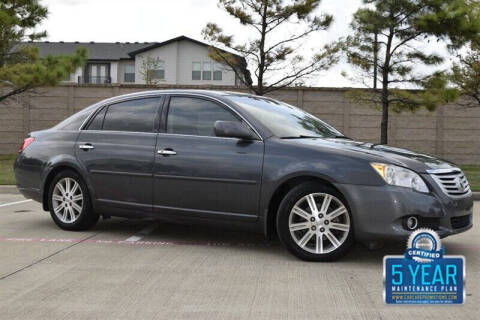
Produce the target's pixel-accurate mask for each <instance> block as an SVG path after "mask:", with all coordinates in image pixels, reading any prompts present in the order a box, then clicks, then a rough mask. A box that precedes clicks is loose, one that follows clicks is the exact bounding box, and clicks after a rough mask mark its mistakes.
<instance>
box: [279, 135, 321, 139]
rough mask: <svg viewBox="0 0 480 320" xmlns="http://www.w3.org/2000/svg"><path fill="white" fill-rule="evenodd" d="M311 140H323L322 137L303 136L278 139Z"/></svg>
mask: <svg viewBox="0 0 480 320" xmlns="http://www.w3.org/2000/svg"><path fill="white" fill-rule="evenodd" d="M312 138H323V137H320V136H304V135H299V136H291V137H280V139H312Z"/></svg>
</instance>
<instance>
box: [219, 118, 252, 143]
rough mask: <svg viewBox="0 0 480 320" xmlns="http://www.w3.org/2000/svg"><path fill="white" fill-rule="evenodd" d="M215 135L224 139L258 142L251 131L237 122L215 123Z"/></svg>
mask: <svg viewBox="0 0 480 320" xmlns="http://www.w3.org/2000/svg"><path fill="white" fill-rule="evenodd" d="M215 135H216V136H217V137H225V138H239V139H242V140H258V137H257V135H256V134H255V133H253V132H252V130H251V129H250V128H248V127H246V126H245V125H244V124H242V123H241V122H237V121H216V122H215Z"/></svg>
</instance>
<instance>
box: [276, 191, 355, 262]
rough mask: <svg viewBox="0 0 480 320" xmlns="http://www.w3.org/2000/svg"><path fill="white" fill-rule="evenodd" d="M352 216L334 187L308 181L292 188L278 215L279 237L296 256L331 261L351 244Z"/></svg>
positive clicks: (311, 259) (309, 259) (304, 258)
mask: <svg viewBox="0 0 480 320" xmlns="http://www.w3.org/2000/svg"><path fill="white" fill-rule="evenodd" d="M352 229H353V227H352V225H351V217H350V213H349V211H348V208H347V206H346V202H345V200H343V197H342V196H341V195H340V194H339V193H338V192H337V191H336V190H333V189H331V188H328V187H325V186H322V185H319V184H316V183H306V184H302V185H300V186H297V187H296V188H294V189H292V190H291V191H290V192H289V193H288V194H287V195H286V196H285V198H284V200H283V201H282V203H281V205H280V208H279V213H278V215H277V230H278V233H279V237H280V240H281V241H282V243H283V244H284V245H285V246H286V247H287V249H288V250H289V251H290V252H292V253H293V254H294V255H295V256H297V257H299V258H301V259H303V260H308V261H329V260H334V259H337V258H338V257H340V256H341V255H343V254H344V253H345V251H346V249H348V247H349V246H350V245H351V242H352V231H353V230H352Z"/></svg>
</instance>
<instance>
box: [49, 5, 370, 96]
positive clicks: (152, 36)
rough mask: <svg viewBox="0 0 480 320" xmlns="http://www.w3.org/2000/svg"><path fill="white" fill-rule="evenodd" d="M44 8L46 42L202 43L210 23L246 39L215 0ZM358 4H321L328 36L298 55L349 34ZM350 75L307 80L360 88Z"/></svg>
mask: <svg viewBox="0 0 480 320" xmlns="http://www.w3.org/2000/svg"><path fill="white" fill-rule="evenodd" d="M40 2H41V3H42V4H43V5H46V6H47V7H48V10H49V12H50V14H49V17H48V19H47V20H46V21H45V22H44V23H43V25H42V28H43V29H45V30H47V32H48V38H47V39H48V40H50V41H95V42H116V41H121V42H127V41H129V42H135V41H139V42H144V41H148V42H160V41H164V40H168V39H170V38H173V37H177V36H180V35H185V36H189V37H192V38H194V39H197V40H201V41H202V40H203V39H202V36H201V30H202V29H203V28H204V26H205V24H206V23H207V22H216V23H218V24H219V25H220V26H222V27H223V28H224V29H225V31H226V32H228V33H231V34H234V35H235V36H236V37H237V38H238V39H239V40H246V39H248V38H249V36H251V34H250V35H249V34H248V32H243V30H242V29H241V27H239V24H238V23H237V22H236V21H235V20H234V19H233V18H231V17H229V16H228V14H226V13H225V12H224V11H222V10H221V9H219V8H218V7H217V0H40ZM360 4H361V0H323V1H322V5H321V8H320V9H319V11H321V12H326V13H329V14H332V15H333V16H334V17H335V22H334V23H333V25H332V26H331V27H330V29H329V30H328V31H325V32H319V33H317V34H316V35H315V36H313V37H312V38H311V39H309V41H308V43H309V46H308V47H305V48H302V50H303V51H302V52H305V53H309V52H310V51H313V50H315V48H317V49H318V48H320V47H322V46H323V45H324V44H327V43H329V42H331V41H333V40H337V39H338V38H339V37H342V36H345V35H346V34H348V32H349V24H350V20H351V16H352V14H353V13H354V12H355V11H356V10H357V9H358V7H359V6H360ZM342 71H347V72H349V73H351V70H350V68H349V66H348V65H347V64H345V63H341V64H339V65H338V66H336V67H334V68H332V69H330V70H329V71H326V72H323V73H321V74H319V75H318V76H316V77H315V78H314V79H312V80H310V81H309V84H311V85H316V86H325V87H352V86H361V85H360V84H358V83H353V82H351V81H349V80H347V79H345V78H344V77H343V76H342V75H341V72H342Z"/></svg>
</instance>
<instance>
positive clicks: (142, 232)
mask: <svg viewBox="0 0 480 320" xmlns="http://www.w3.org/2000/svg"><path fill="white" fill-rule="evenodd" d="M157 228H158V223H153V224H151V225H149V226H146V227H145V228H143V229H142V230H140V231H139V232H138V233H136V234H135V235H133V236H131V237H130V238H128V239H127V240H125V241H128V242H135V241H138V240H141V239H142V238H143V237H145V236H147V235H149V234H150V233H151V232H152V231H153V230H155V229H157Z"/></svg>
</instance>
